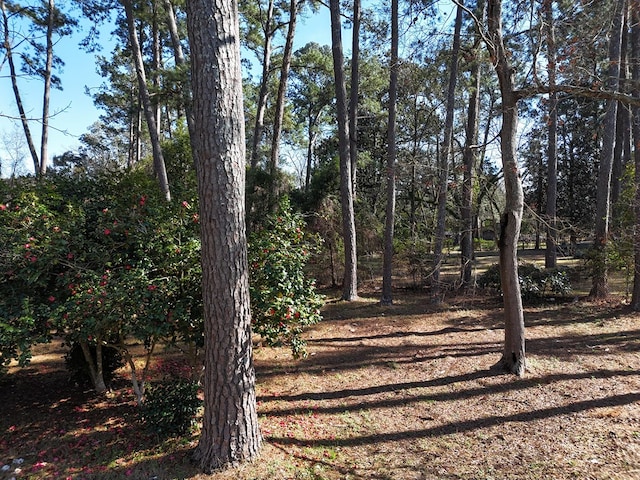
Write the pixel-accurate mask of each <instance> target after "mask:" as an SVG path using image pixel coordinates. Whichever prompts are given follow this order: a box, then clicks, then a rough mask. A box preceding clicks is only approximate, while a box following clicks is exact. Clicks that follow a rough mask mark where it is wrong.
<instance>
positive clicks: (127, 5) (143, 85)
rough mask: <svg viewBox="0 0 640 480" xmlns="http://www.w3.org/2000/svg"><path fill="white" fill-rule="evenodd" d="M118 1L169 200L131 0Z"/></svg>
mask: <svg viewBox="0 0 640 480" xmlns="http://www.w3.org/2000/svg"><path fill="white" fill-rule="evenodd" d="M120 2H121V3H122V6H123V7H124V10H125V14H126V17H127V26H128V29H129V42H130V43H131V53H132V55H133V61H134V66H135V69H136V77H137V78H138V88H139V89H140V96H141V98H142V105H143V107H144V114H145V118H146V120H147V127H148V130H149V136H150V137H151V148H152V150H153V168H154V171H155V173H156V176H157V177H158V184H159V185H160V191H161V192H162V194H163V195H164V198H165V200H167V201H170V200H171V191H170V189H169V180H168V178H167V169H166V166H165V163H164V156H163V154H162V148H161V146H160V137H159V135H158V127H157V122H156V116H155V112H154V109H153V105H152V102H151V96H150V95H149V88H148V87H147V76H146V73H145V70H144V61H143V59H142V50H141V49H140V42H139V41H138V32H137V28H136V24H135V18H134V15H133V4H132V3H131V0H120Z"/></svg>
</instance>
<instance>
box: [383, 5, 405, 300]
mask: <svg viewBox="0 0 640 480" xmlns="http://www.w3.org/2000/svg"><path fill="white" fill-rule="evenodd" d="M399 43H400V41H399V28H398V0H391V65H390V66H391V74H390V76H389V121H388V125H387V207H386V221H385V228H384V259H383V266H382V298H381V299H380V303H381V304H382V305H391V304H392V303H393V288H392V287H393V285H392V274H393V227H394V224H395V215H396V151H397V148H396V106H397V105H396V103H397V98H398V46H399Z"/></svg>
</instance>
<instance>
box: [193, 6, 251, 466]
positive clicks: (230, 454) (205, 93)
mask: <svg viewBox="0 0 640 480" xmlns="http://www.w3.org/2000/svg"><path fill="white" fill-rule="evenodd" d="M187 26H188V31H189V40H190V45H191V64H192V77H191V79H192V86H193V114H194V120H195V124H196V125H197V126H198V129H197V134H196V136H195V137H194V138H192V139H191V140H192V143H191V145H192V149H193V154H194V159H195V164H196V171H197V176H198V193H199V198H200V219H201V237H202V292H203V303H204V325H205V327H204V333H205V352H204V355H205V360H204V365H205V374H204V392H205V411H204V418H203V425H202V434H201V436H200V441H199V443H198V446H197V448H196V451H195V454H194V458H195V460H196V461H197V462H198V463H199V465H200V467H201V468H202V469H203V471H205V472H212V471H215V470H220V469H223V468H227V467H229V466H233V465H237V464H239V463H241V462H243V461H249V460H252V459H254V458H256V457H257V455H258V453H259V451H260V447H261V443H262V439H261V436H260V431H259V429H258V414H257V405H256V394H255V371H254V367H253V358H252V343H251V325H250V321H251V312H250V306H249V283H248V278H249V275H248V266H247V242H246V233H245V230H246V225H245V202H244V201H245V198H244V195H245V190H244V189H245V126H244V111H243V98H242V72H241V67H240V32H239V23H238V10H237V3H236V2H235V1H234V0H188V1H187Z"/></svg>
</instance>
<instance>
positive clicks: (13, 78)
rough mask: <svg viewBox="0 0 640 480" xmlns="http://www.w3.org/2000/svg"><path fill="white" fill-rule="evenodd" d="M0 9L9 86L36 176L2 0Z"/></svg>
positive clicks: (36, 162) (35, 156)
mask: <svg viewBox="0 0 640 480" xmlns="http://www.w3.org/2000/svg"><path fill="white" fill-rule="evenodd" d="M0 10H2V24H3V29H4V45H3V46H4V49H5V57H6V59H7V61H8V62H9V75H10V76H11V87H12V88H13V96H14V98H15V100H16V106H17V107H18V113H19V114H20V122H21V123H22V129H23V131H24V136H25V139H26V140H27V145H28V147H29V153H30V154H31V160H32V162H33V169H34V174H35V175H36V176H37V175H39V174H40V160H39V159H38V152H37V151H36V146H35V144H34V143H33V137H32V136H31V129H30V128H29V119H28V118H27V114H26V113H25V110H24V104H23V103H22V96H21V95H20V89H19V88H18V74H17V72H16V66H15V63H14V61H13V49H12V48H11V37H10V30H9V17H8V16H7V8H6V5H5V2H4V0H0Z"/></svg>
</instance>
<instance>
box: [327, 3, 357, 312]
mask: <svg viewBox="0 0 640 480" xmlns="http://www.w3.org/2000/svg"><path fill="white" fill-rule="evenodd" d="M329 8H330V11H331V50H332V53H333V72H334V78H335V88H336V115H337V117H338V118H337V120H338V143H339V155H340V199H341V201H342V230H343V238H344V255H345V261H344V280H343V284H342V299H343V300H348V301H351V300H355V299H356V298H357V297H358V259H357V252H356V225H355V215H354V207H353V181H352V179H351V156H350V153H349V114H348V108H347V87H346V84H345V75H344V54H343V51H342V30H341V28H342V27H341V22H340V1H339V0H331V1H330V3H329Z"/></svg>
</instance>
